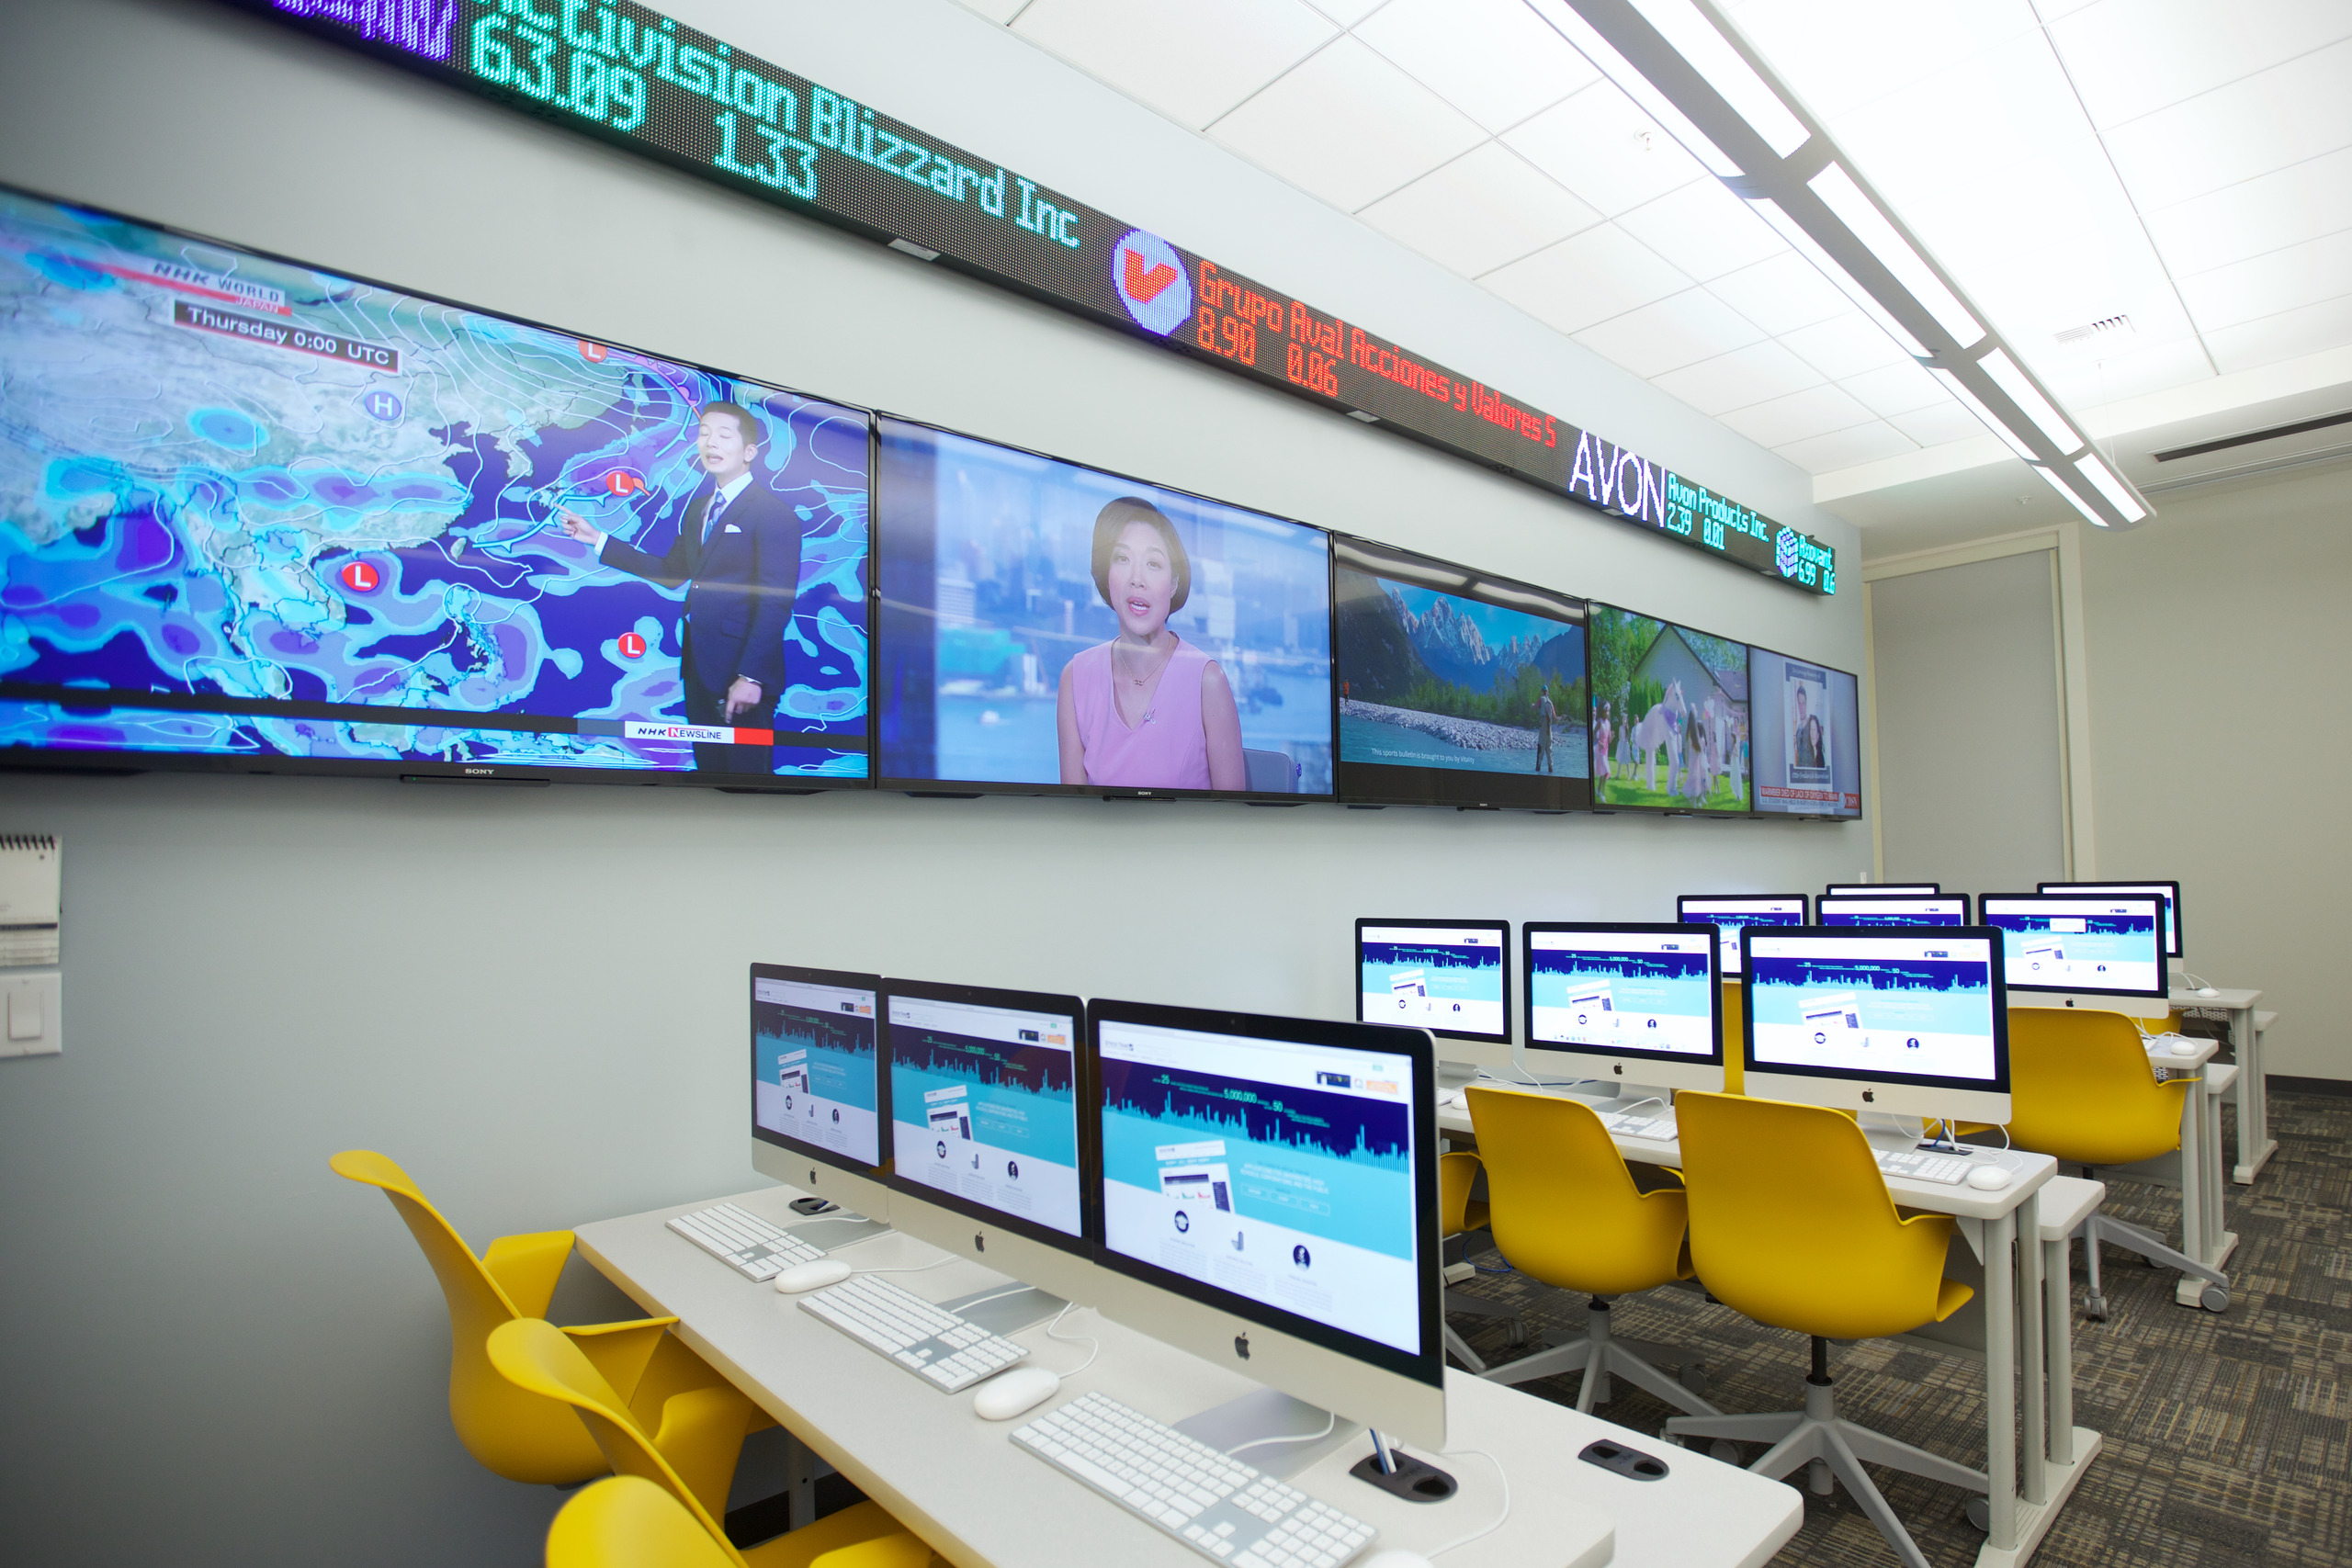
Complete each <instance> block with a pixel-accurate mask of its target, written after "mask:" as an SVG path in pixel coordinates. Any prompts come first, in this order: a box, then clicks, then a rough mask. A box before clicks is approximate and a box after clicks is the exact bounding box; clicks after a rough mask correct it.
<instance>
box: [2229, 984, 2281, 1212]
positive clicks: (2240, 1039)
mask: <svg viewBox="0 0 2352 1568" xmlns="http://www.w3.org/2000/svg"><path fill="white" fill-rule="evenodd" d="M2230 1045H2231V1047H2232V1049H2233V1050H2234V1051H2235V1052H2236V1054H2237V1058H2238V1163H2237V1168H2236V1169H2234V1170H2233V1171H2232V1172H2231V1173H2230V1174H2231V1175H2232V1176H2233V1177H2234V1178H2235V1179H2237V1181H2238V1182H2239V1184H2240V1185H2244V1184H2245V1183H2246V1182H2249V1181H2252V1180H2253V1179H2255V1178H2256V1177H2257V1176H2259V1175H2261V1174H2262V1168H2263V1166H2264V1165H2265V1164H2267V1162H2268V1161H2269V1158H2270V1156H2272V1155H2274V1154H2277V1153H2278V1145H2277V1144H2276V1143H2274V1142H2272V1141H2271V1137H2270V1090H2269V1088H2268V1085H2267V1080H2266V1079H2265V1078H2264V1077H2263V1075H2262V1032H2261V1031H2260V1030H2258V1029H2256V1028H2255V1026H2254V1010H2253V1009H2252V1008H2237V1009H2234V1010H2232V1011H2231V1013H2230Z"/></svg>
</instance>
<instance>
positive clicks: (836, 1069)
mask: <svg viewBox="0 0 2352 1568" xmlns="http://www.w3.org/2000/svg"><path fill="white" fill-rule="evenodd" d="M752 1030H753V1034H754V1037H755V1040H756V1043H757V1050H758V1058H757V1059H758V1063H759V1068H760V1075H761V1077H763V1079H764V1080H765V1081H767V1082H770V1083H774V1082H775V1081H776V1075H777V1072H778V1070H779V1058H781V1057H783V1056H784V1055H787V1054H789V1053H791V1052H794V1051H806V1052H807V1053H808V1054H809V1055H808V1067H809V1093H811V1094H814V1095H817V1096H819V1097H820V1098H821V1099H825V1100H832V1101H834V1102H836V1103H838V1104H842V1105H854V1106H856V1107H858V1108H859V1109H860V1110H863V1111H872V1110H875V1109H876V1100H877V1099H878V1098H879V1097H878V1096H877V1095H876V1082H875V1069H874V1061H875V1057H874V1022H873V1021H872V1020H871V1019H860V1018H844V1017H838V1016H836V1015H834V1014H831V1013H821V1012H800V1011H797V1010H788V1009H785V1008H780V1007H777V1006H775V1004H774V1003H760V1004H757V1006H756V1007H755V1009H754V1012H753V1020H752Z"/></svg>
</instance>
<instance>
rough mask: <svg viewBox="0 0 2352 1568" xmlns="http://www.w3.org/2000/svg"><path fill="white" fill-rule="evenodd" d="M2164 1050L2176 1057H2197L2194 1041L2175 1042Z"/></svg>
mask: <svg viewBox="0 0 2352 1568" xmlns="http://www.w3.org/2000/svg"><path fill="white" fill-rule="evenodd" d="M2165 1049H2166V1050H2168V1051H2170V1052H2171V1053H2172V1054H2173V1055H2176V1056H2194V1055H2197V1042H2196V1041H2194V1040H2176V1041H2174V1042H2173V1043H2171V1044H2170V1045H2168V1046H2166V1047H2165Z"/></svg>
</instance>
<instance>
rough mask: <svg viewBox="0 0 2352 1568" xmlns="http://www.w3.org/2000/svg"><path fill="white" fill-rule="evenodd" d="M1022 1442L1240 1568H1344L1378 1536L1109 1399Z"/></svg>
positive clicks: (1059, 1415) (1042, 1424) (1025, 1431)
mask: <svg viewBox="0 0 2352 1568" xmlns="http://www.w3.org/2000/svg"><path fill="white" fill-rule="evenodd" d="M1012 1440H1013V1441H1014V1442H1016V1443H1018V1444H1020V1445H1021V1446H1022V1447H1023V1448H1024V1449H1027V1450H1029V1451H1030V1452H1031V1453H1033V1454H1035V1455H1036V1456H1037V1457H1038V1458H1039V1459H1041V1460H1044V1461H1046V1463H1047V1464H1050V1465H1052V1466H1053V1467H1054V1468H1055V1469H1057V1470H1058V1471H1060V1472H1062V1473H1063V1474H1065V1475H1069V1476H1072V1477H1075V1478H1076V1479H1078V1480H1080V1481H1082V1482H1084V1483H1086V1484H1087V1485H1088V1486H1091V1487H1092V1488H1093V1489H1094V1490H1095V1491H1097V1492H1100V1493H1101V1494H1103V1495H1104V1496H1105V1497H1108V1498H1110V1499H1111V1500H1112V1501H1113V1502H1114V1503H1117V1504H1119V1505H1121V1506H1124V1507H1125V1509H1126V1510H1127V1511H1128V1512H1129V1513H1131V1514H1134V1515H1136V1516H1137V1517H1140V1518H1142V1519H1144V1520H1146V1521H1147V1522H1148V1523H1151V1524H1155V1525H1158V1526H1159V1528H1160V1529H1163V1530H1165V1531H1167V1532H1168V1533H1169V1534H1170V1535H1172V1536H1174V1537H1175V1538H1176V1539H1177V1540H1181V1541H1182V1542H1183V1543H1184V1544H1185V1545H1187V1546H1189V1547H1191V1548H1192V1549H1193V1551H1197V1552H1199V1553H1200V1554H1201V1555H1202V1556H1204V1557H1209V1558H1214V1559H1216V1561H1217V1562H1230V1563H1232V1564H1234V1565H1235V1568H1338V1565H1339V1564H1340V1563H1342V1562H1346V1561H1347V1560H1348V1559H1349V1558H1351V1557H1353V1556H1354V1555H1355V1554H1356V1553H1357V1552H1359V1551H1363V1547H1364V1543H1365V1542H1367V1541H1369V1540H1372V1538H1373V1535H1374V1530H1373V1528H1372V1527H1371V1526H1370V1525H1368V1524H1365V1523H1364V1522H1363V1520H1362V1519H1357V1518H1351V1517H1349V1516H1347V1515H1346V1514H1343V1513H1341V1512H1340V1510H1339V1509H1337V1508H1334V1507H1332V1506H1330V1505H1329V1504H1328V1503H1322V1502H1317V1500H1316V1499H1314V1498H1312V1497H1309V1496H1308V1495H1306V1493H1304V1492H1301V1491H1299V1490H1298V1489H1297V1488H1296V1487H1295V1486H1285V1485H1283V1483H1281V1482H1279V1481H1276V1480H1274V1479H1273V1478H1272V1477H1271V1476H1266V1475H1261V1474H1260V1473H1259V1472H1256V1471H1254V1470H1252V1469H1250V1467H1249V1466H1248V1465H1246V1464H1243V1463H1242V1462H1241V1461H1238V1460H1235V1459H1227V1457H1226V1456H1225V1455H1223V1454H1221V1453H1219V1452H1217V1451H1216V1450H1215V1449H1213V1448H1211V1447H1209V1446H1208V1445H1207V1444H1206V1443H1203V1442H1198V1441H1195V1440H1194V1439H1193V1438H1188V1437H1186V1436H1185V1435H1184V1434H1183V1433H1182V1432H1179V1431H1177V1430H1175V1429H1174V1428H1173V1427H1165V1426H1162V1425H1161V1424H1160V1423H1159V1422H1157V1421H1155V1420H1153V1419H1152V1418H1151V1417H1150V1416H1145V1415H1143V1414H1141V1413H1139V1412H1137V1411H1134V1410H1130V1409H1128V1408H1127V1407H1126V1406H1125V1405H1124V1404H1120V1403H1119V1402H1118V1401H1117V1400H1115V1399H1110V1398H1106V1397H1105V1396H1104V1395H1103V1394H1099V1393H1090V1394H1088V1395H1086V1396H1085V1397H1084V1398H1082V1399H1073V1400H1071V1401H1070V1402H1069V1404H1065V1405H1063V1406H1062V1407H1061V1408H1060V1409H1058V1410H1056V1411H1055V1412H1053V1414H1051V1415H1049V1416H1040V1417H1038V1418H1037V1419H1036V1420H1035V1421H1032V1422H1030V1423H1029V1424H1028V1425H1027V1426H1025V1427H1022V1428H1020V1429H1019V1430H1018V1431H1016V1432H1014V1433H1013V1434H1012Z"/></svg>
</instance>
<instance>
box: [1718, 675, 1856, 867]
mask: <svg viewBox="0 0 2352 1568" xmlns="http://www.w3.org/2000/svg"><path fill="white" fill-rule="evenodd" d="M1708 635H1710V636H1713V633H1710V634H1708ZM1759 653H1769V654H1770V655H1771V656H1772V657H1773V658H1775V659H1779V660H1787V661H1788V662H1790V663H1792V664H1810V665H1813V666H1815V668H1816V669H1821V670H1826V671H1829V672H1830V673H1831V674H1833V675H1843V676H1844V677H1846V679H1847V680H1849V681H1851V682H1854V796H1855V798H1856V799H1857V800H1859V801H1860V802H1861V804H1860V805H1859V806H1857V807H1854V809H1853V810H1851V811H1846V810H1842V809H1841V810H1838V811H1779V810H1769V809H1767V808H1766V807H1763V806H1761V805H1759V804H1758V802H1759V801H1760V800H1761V799H1762V798H1763V797H1762V795H1760V794H1759V793H1758V789H1757V785H1756V739H1755V737H1756V656H1757V655H1758V654H1759ZM1747 734H1748V742H1747V806H1748V812H1747V814H1748V815H1749V816H1751V817H1755V818H1761V819H1763V820H1765V821H1768V822H1860V820H1862V818H1864V817H1865V816H1866V815H1868V813H1869V810H1870V793H1869V791H1868V790H1867V789H1865V788H1864V787H1863V786H1864V782H1865V781H1866V780H1867V779H1868V778H1869V777H1870V769H1869V767H1868V766H1867V765H1865V763H1866V759H1865V756H1864V753H1863V750H1862V678H1861V677H1860V675H1857V674H1855V673H1854V672H1853V671H1850V670H1840V669H1838V666H1836V665H1835V664H1831V663H1829V662H1828V661H1827V660H1820V659H1799V658H1798V657H1797V656H1796V655H1795V654H1793V653H1782V652H1781V650H1780V649H1777V648H1767V647H1765V646H1764V645H1763V644H1762V643H1760V642H1751V643H1749V644H1748V645H1747ZM1832 775H1833V778H1834V775H1835V770H1834V769H1833V770H1832Z"/></svg>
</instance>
